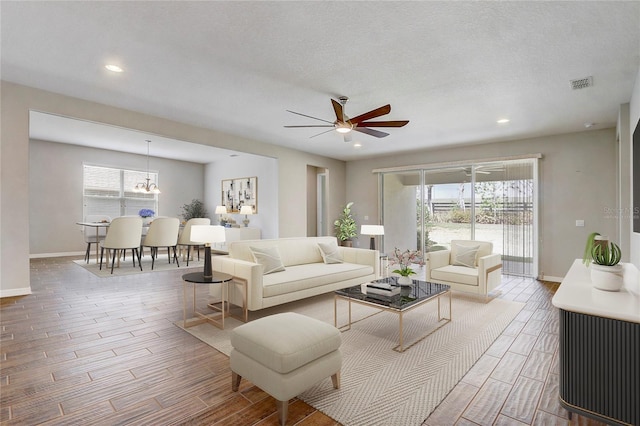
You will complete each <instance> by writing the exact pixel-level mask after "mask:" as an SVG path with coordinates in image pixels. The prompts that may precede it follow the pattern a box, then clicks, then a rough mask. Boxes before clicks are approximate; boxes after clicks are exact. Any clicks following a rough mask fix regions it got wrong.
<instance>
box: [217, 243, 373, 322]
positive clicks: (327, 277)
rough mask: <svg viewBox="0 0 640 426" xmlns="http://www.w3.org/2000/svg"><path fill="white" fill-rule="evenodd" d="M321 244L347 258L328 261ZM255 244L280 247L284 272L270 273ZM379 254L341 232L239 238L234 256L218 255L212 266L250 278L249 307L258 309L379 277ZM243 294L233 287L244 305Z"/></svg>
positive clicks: (235, 297) (237, 301)
mask: <svg viewBox="0 0 640 426" xmlns="http://www.w3.org/2000/svg"><path fill="white" fill-rule="evenodd" d="M318 243H324V244H331V245H334V246H335V247H337V250H338V252H339V254H340V255H341V257H342V259H343V261H342V262H341V263H325V262H324V261H323V256H322V253H321V252H320V248H319V245H318ZM252 247H254V248H258V249H270V248H273V247H277V250H278V252H279V254H280V259H281V260H282V264H283V265H284V271H280V272H273V273H268V274H266V275H264V274H263V273H264V267H263V265H261V264H260V263H256V262H255V260H254V257H253V254H252V252H251V248H252ZM379 256H380V254H379V252H378V251H377V250H368V249H360V248H354V247H341V246H338V244H337V239H336V238H335V237H303V238H280V239H270V240H248V241H234V242H232V243H231V244H230V245H229V255H227V256H213V258H212V266H213V270H214V271H219V272H224V273H228V274H231V275H233V276H235V277H238V278H242V279H245V280H247V289H248V294H247V306H248V309H249V310H250V311H256V310H259V309H264V308H268V307H270V306H275V305H280V304H283V303H287V302H292V301H294V300H299V299H304V298H307V297H311V296H315V295H318V294H322V293H328V292H331V291H335V290H338V289H341V288H345V287H350V286H354V285H358V284H362V283H364V282H367V281H371V280H374V279H377V278H378V277H379V276H380V260H379ZM241 296H242V294H241V293H240V286H229V298H230V300H231V302H232V303H234V304H236V305H240V306H241V305H242V299H241Z"/></svg>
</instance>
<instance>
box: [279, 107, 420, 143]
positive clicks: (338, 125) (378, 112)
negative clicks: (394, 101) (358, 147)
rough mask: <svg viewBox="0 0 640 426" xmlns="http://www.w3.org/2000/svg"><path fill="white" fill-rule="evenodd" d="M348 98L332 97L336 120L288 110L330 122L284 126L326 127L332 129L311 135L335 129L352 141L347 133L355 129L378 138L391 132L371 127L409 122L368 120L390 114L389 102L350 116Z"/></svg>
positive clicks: (400, 124)
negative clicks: (346, 112)
mask: <svg viewBox="0 0 640 426" xmlns="http://www.w3.org/2000/svg"><path fill="white" fill-rule="evenodd" d="M348 100H349V98H348V97H346V96H340V97H339V98H338V101H336V100H335V99H331V105H332V106H333V111H334V112H335V115H336V120H335V121H334V122H331V121H329V120H324V119H322V118H317V117H312V116H310V115H306V114H302V113H299V112H295V111H290V110H287V112H290V113H292V114H296V115H301V116H303V117H307V118H311V119H313V120H318V121H322V122H325V123H328V124H307V125H301V126H284V127H286V128H303V127H326V128H330V129H329V130H327V131H324V132H322V133H318V134H316V135H313V136H311V137H312V138H313V137H315V136H319V135H321V134H324V133H327V132H330V131H331V130H335V131H336V132H338V133H342V134H343V135H344V141H345V142H351V138H350V137H347V134H348V133H350V132H351V131H352V130H355V131H357V132H360V133H365V134H367V135H370V136H374V137H376V138H384V137H386V136H389V133H386V132H382V131H380V130H375V129H372V128H371V127H403V126H405V125H406V124H407V123H409V120H395V121H367V120H371V119H373V118H377V117H380V116H382V115H386V114H389V113H390V112H391V105H389V104H387V105H384V106H381V107H379V108H376V109H372V110H371V111H368V112H365V113H364V114H360V115H358V116H357V117H354V118H349V117H348V116H347V115H346V114H345V113H344V106H345V104H346V103H347V101H348Z"/></svg>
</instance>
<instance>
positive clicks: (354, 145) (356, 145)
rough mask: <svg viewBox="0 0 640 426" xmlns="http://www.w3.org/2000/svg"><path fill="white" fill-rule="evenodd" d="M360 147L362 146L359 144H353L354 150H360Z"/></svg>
mask: <svg viewBox="0 0 640 426" xmlns="http://www.w3.org/2000/svg"><path fill="white" fill-rule="evenodd" d="M361 146H362V144H361V143H360V142H356V143H354V144H353V147H354V148H360V147H361Z"/></svg>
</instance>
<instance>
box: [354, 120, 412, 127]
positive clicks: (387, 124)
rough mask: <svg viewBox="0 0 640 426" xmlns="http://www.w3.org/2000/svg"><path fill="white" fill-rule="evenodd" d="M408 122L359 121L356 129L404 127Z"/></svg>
mask: <svg viewBox="0 0 640 426" xmlns="http://www.w3.org/2000/svg"><path fill="white" fill-rule="evenodd" d="M408 122H409V120H401V121H400V120H399V121H361V122H359V123H358V127H402V126H404V125H406V124H407V123H408Z"/></svg>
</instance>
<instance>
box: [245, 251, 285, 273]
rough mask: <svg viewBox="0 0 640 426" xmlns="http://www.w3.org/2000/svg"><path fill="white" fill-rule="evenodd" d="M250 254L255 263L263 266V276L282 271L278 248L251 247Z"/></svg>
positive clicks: (282, 266)
mask: <svg viewBox="0 0 640 426" xmlns="http://www.w3.org/2000/svg"><path fill="white" fill-rule="evenodd" d="M250 249H251V254H252V255H253V260H254V262H255V263H259V264H261V265H262V266H263V272H262V273H263V274H264V275H267V274H271V273H273V272H280V271H284V270H285V269H284V265H283V264H282V259H280V252H279V251H278V247H275V246H274V247H251V248H250Z"/></svg>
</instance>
